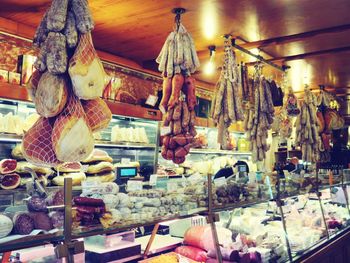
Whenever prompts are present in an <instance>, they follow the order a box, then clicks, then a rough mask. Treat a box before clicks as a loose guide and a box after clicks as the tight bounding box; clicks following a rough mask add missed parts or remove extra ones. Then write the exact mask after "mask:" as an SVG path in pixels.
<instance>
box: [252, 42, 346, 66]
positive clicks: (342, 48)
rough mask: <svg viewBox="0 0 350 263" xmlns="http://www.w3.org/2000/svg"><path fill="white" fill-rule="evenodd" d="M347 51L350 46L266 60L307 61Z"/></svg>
mask: <svg viewBox="0 0 350 263" xmlns="http://www.w3.org/2000/svg"><path fill="white" fill-rule="evenodd" d="M346 51H350V46H346V47H337V48H331V49H325V50H317V51H312V52H308V53H302V54H298V55H292V56H284V57H275V58H271V59H266V60H267V61H270V62H274V61H282V62H287V61H292V60H299V59H305V58H309V57H314V56H320V55H326V54H336V53H340V52H346ZM246 64H247V65H248V66H250V65H254V64H256V62H248V63H246Z"/></svg>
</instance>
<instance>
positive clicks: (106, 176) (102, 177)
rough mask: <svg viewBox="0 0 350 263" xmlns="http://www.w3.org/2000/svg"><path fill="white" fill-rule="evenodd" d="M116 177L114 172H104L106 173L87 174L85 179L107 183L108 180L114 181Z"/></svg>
mask: <svg viewBox="0 0 350 263" xmlns="http://www.w3.org/2000/svg"><path fill="white" fill-rule="evenodd" d="M115 179H116V175H115V173H114V172H106V173H99V174H95V175H93V176H91V175H90V176H87V177H86V181H88V182H90V181H95V182H100V183H108V182H114V181H115Z"/></svg>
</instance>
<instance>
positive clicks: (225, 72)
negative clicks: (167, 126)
mask: <svg viewBox="0 0 350 263" xmlns="http://www.w3.org/2000/svg"><path fill="white" fill-rule="evenodd" d="M224 52H225V53H224V64H223V66H222V71H221V74H220V78H219V81H218V83H217V85H216V88H217V90H216V93H215V97H214V100H213V105H214V106H213V107H214V109H213V110H212V118H213V120H214V123H215V125H217V126H218V129H219V131H218V143H220V144H221V148H223V149H226V148H227V147H228V137H229V133H228V127H229V126H230V125H231V124H232V123H235V122H237V121H242V120H243V119H244V115H243V111H242V104H241V101H242V85H241V82H240V81H239V79H240V75H239V74H238V73H239V71H238V69H237V64H236V57H235V54H234V53H233V51H232V49H231V44H230V41H229V39H225V42H224Z"/></svg>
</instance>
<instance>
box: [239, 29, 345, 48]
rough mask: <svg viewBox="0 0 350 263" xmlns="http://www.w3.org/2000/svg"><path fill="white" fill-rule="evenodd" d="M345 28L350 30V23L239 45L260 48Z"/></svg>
mask: <svg viewBox="0 0 350 263" xmlns="http://www.w3.org/2000/svg"><path fill="white" fill-rule="evenodd" d="M346 30H350V24H345V25H340V26H334V27H328V28H322V29H317V30H312V31H308V32H303V33H298V34H293V35H288V36H281V37H274V38H269V39H264V40H259V41H254V42H249V43H245V44H242V45H240V46H242V47H244V48H247V49H251V48H262V47H267V46H271V45H281V44H287V43H291V42H296V41H302V40H304V39H307V38H311V37H315V36H318V35H323V34H330V33H339V32H342V31H346Z"/></svg>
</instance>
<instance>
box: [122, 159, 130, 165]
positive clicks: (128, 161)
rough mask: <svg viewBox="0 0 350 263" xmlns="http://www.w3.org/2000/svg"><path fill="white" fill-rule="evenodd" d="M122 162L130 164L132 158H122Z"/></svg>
mask: <svg viewBox="0 0 350 263" xmlns="http://www.w3.org/2000/svg"><path fill="white" fill-rule="evenodd" d="M120 163H121V164H129V163H130V158H122V159H121V161H120Z"/></svg>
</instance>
